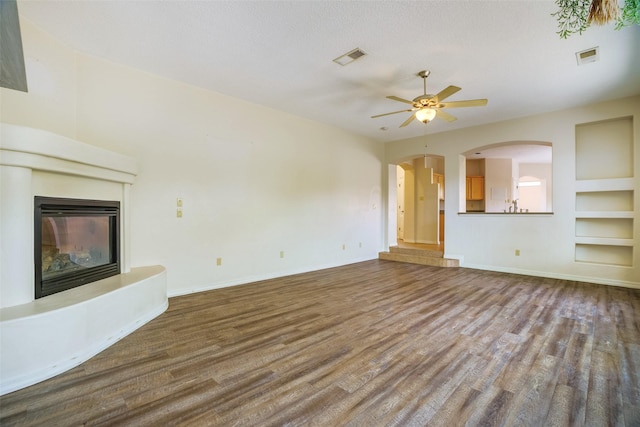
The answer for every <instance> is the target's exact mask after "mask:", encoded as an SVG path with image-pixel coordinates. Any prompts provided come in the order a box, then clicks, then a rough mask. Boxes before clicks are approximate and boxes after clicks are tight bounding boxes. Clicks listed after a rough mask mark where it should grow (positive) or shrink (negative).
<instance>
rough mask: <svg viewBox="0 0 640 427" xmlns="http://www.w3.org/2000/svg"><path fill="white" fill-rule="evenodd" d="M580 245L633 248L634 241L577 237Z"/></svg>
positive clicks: (577, 242)
mask: <svg viewBox="0 0 640 427" xmlns="http://www.w3.org/2000/svg"><path fill="white" fill-rule="evenodd" d="M576 244H578V245H607V246H631V247H633V244H634V240H633V239H616V238H613V237H576Z"/></svg>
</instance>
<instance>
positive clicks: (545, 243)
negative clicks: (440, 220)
mask: <svg viewBox="0 0 640 427" xmlns="http://www.w3.org/2000/svg"><path fill="white" fill-rule="evenodd" d="M620 117H632V118H633V130H632V133H633V138H634V139H633V143H632V144H633V160H632V162H633V165H632V169H633V171H634V176H633V177H631V178H626V180H625V181H624V182H622V183H620V185H622V186H624V188H630V189H631V190H632V191H633V194H634V201H633V205H634V206H635V208H634V209H633V210H631V211H628V212H626V213H623V215H626V216H631V217H632V220H633V222H634V224H635V230H636V232H635V235H634V236H633V238H632V239H631V244H632V245H633V246H634V250H633V260H632V266H631V267H628V266H612V265H603V264H598V263H593V262H576V244H577V243H578V242H579V241H580V240H579V239H578V238H577V236H576V216H577V215H578V214H577V213H576V188H577V186H578V184H579V182H578V181H577V180H576V166H575V163H576V162H575V153H576V125H580V124H583V123H591V122H598V121H603V120H610V119H614V118H620ZM427 138H428V140H429V150H430V152H431V153H432V154H434V155H442V156H444V157H445V168H444V169H445V186H446V194H447V197H446V200H445V215H446V219H445V236H446V239H445V255H447V256H452V257H457V258H460V259H461V260H462V261H463V262H462V265H463V266H466V267H474V268H482V269H489V270H496V271H509V272H516V273H524V274H534V275H541V276H548V277H558V278H569V279H574V280H585V281H592V282H598V283H608V284H620V285H624V286H633V287H640V237H638V236H639V233H638V232H637V230H638V225H639V224H640V202H639V200H640V156H639V155H638V153H640V96H635V97H630V98H624V99H619V100H615V101H608V102H601V103H598V104H595V105H589V106H584V107H579V108H573V109H569V110H563V111H557V112H554V113H548V114H540V115H536V116H530V117H524V118H520V119H513V120H508V121H503V122H497V123H493V124H489V125H484V126H475V127H471V128H466V129H460V130H456V131H451V132H442V133H438V134H430V135H428V136H427ZM523 140H529V141H549V142H551V143H552V144H553V170H552V172H551V175H552V177H553V191H552V195H553V196H552V197H553V214H548V215H547V214H543V215H535V216H533V215H530V216H517V215H510V216H509V215H507V216H505V215H503V214H459V213H458V212H460V210H461V209H460V207H461V206H464V204H463V200H464V191H465V188H464V174H462V173H461V170H462V168H463V167H464V162H463V161H462V160H461V159H462V153H464V152H466V151H469V150H472V149H474V148H476V147H483V146H487V145H490V144H497V143H501V142H508V141H523ZM423 151H424V136H422V137H419V138H412V139H406V140H401V141H395V142H391V143H388V144H386V159H387V162H388V163H391V164H393V163H397V162H399V161H402V160H404V159H407V158H411V157H414V156H421V155H422V153H423ZM627 160H628V159H627ZM601 163H602V162H600V163H598V164H594V165H593V167H594V168H597V167H602V164H601ZM626 167H627V169H628V168H629V166H628V165H627V166H626ZM581 185H582V184H581ZM612 185H613V184H612ZM615 185H618V184H615ZM392 211H393V209H389V212H392ZM616 243H617V242H616ZM516 249H519V250H520V256H515V250H516Z"/></svg>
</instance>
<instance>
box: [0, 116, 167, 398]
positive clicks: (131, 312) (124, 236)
mask: <svg viewBox="0 0 640 427" xmlns="http://www.w3.org/2000/svg"><path fill="white" fill-rule="evenodd" d="M136 173H137V171H136V164H135V161H134V160H133V159H132V158H130V157H127V156H124V155H122V154H119V153H114V152H111V151H107V150H104V149H101V148H98V147H94V146H91V145H88V144H84V143H82V142H78V141H75V140H73V139H70V138H66V137H63V136H60V135H56V134H53V133H50V132H46V131H43V130H38V129H32V128H26V127H21V126H15V125H9V124H4V123H0V395H2V394H5V393H9V392H12V391H15V390H18V389H20V388H23V387H26V386H29V385H31V384H35V383H37V382H39V381H42V380H45V379H47V378H50V377H52V376H54V375H57V374H59V373H61V372H64V371H66V370H68V369H71V368H73V367H75V366H77V365H79V364H81V363H82V362H84V361H85V360H87V359H89V358H90V357H92V356H94V355H95V354H97V353H99V352H100V351H102V350H104V349H105V348H107V347H108V346H110V345H112V344H113V343H115V342H116V341H118V340H119V339H120V338H122V337H124V336H126V335H128V334H129V333H131V332H133V331H134V330H135V329H137V328H139V327H140V326H142V325H143V324H144V323H146V322H148V321H150V320H151V319H153V318H154V317H156V316H158V315H160V314H161V313H162V312H164V311H165V310H166V309H167V307H168V299H167V285H166V272H165V269H164V267H162V266H149V267H138V268H131V248H130V242H131V236H130V227H131V215H130V209H131V206H130V189H131V185H132V184H133V182H134V180H135V177H136ZM34 196H48V197H66V198H80V199H82V198H84V199H102V200H118V201H119V202H120V215H121V217H120V222H121V226H120V233H121V246H120V257H121V269H122V273H121V274H119V275H117V276H113V277H109V278H107V279H102V280H98V281H96V282H93V283H89V284H87V285H84V286H81V287H78V288H74V289H69V290H66V291H64V292H60V293H57V294H54V295H49V296H46V297H44V298H40V299H37V300H36V299H35V290H34V289H35V285H34V280H35V273H34V259H33V257H34V247H33V244H34V238H33V237H34V236H33V232H34V231H33V229H34V222H33V221H34V211H33V209H34Z"/></svg>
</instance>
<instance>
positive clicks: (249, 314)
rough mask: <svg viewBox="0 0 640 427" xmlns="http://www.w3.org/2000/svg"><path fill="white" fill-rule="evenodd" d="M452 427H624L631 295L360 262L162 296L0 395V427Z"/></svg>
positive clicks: (631, 388) (636, 306)
mask: <svg viewBox="0 0 640 427" xmlns="http://www.w3.org/2000/svg"><path fill="white" fill-rule="evenodd" d="M43 357H46V355H43ZM465 424H466V425H472V426H489V425H505V426H518V425H526V426H564V425H567V426H583V425H584V426H609V425H610V426H639V425H640V291H639V290H631V289H625V288H615V287H607V286H602V285H594V284H585V283H575V282H569V281H562V280H553V279H544V278H534V277H527V276H518V275H510V274H504V273H495V272H487V271H478V270H471V269H462V268H437V267H425V266H419V265H412V264H402V263H396V262H389V261H381V260H373V261H367V262H363V263H358V264H353V265H348V266H344V267H339V268H333V269H329V270H323V271H318V272H312V273H305V274H300V275H295V276H290V277H286V278H281V279H274V280H269V281H264V282H259V283H254V284H249V285H244V286H237V287H232V288H226V289H220V290H215V291H210V292H205V293H199V294H192V295H188V296H183V297H177V298H172V299H171V300H170V307H169V309H168V311H167V312H166V313H164V314H163V315H161V316H160V317H158V318H156V319H155V320H153V321H151V322H150V323H149V324H147V325H145V326H143V327H142V328H141V329H139V330H138V331H136V332H134V333H133V334H131V335H129V336H128V337H126V338H124V339H123V340H121V341H120V342H118V343H116V344H115V345H114V346H112V347H110V348H109V349H107V350H105V351H104V352H102V353H100V354H99V355H97V356H96V357H94V358H92V359H91V360H89V361H87V362H86V363H84V364H82V365H81V366H79V367H77V368H75V369H73V370H71V371H69V372H67V373H65V374H62V375H59V376H57V377H55V378H52V379H50V380H48V381H45V382H42V383H40V384H36V385H34V386H31V387H29V388H26V389H23V390H19V391H17V392H14V393H11V394H8V395H5V396H3V397H1V398H0V425H2V426H13V425H20V426H36V425H43V426H45V425H46V426H67V425H69V426H77V425H127V426H165V425H189V426H201V425H202V426H207V425H212V426H213V425H221V426H235V425H237V426H283V425H288V426H301V425H305V426H306V425H318V426H387V425H395V426H425V425H429V426H456V425H465Z"/></svg>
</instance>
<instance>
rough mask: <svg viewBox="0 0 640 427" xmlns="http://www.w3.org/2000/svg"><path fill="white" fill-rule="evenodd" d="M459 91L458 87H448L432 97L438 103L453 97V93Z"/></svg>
mask: <svg viewBox="0 0 640 427" xmlns="http://www.w3.org/2000/svg"><path fill="white" fill-rule="evenodd" d="M459 90H460V88H459V87H458V86H448V87H446V88H444V89H442V90H441V91H440V92H438V94H437V95H436V96H434V98H436V99H437V100H438V102H440V101H442V100H443V99H445V98H448V97H450V96H451V95H453V94H454V93H456V92H457V91H459Z"/></svg>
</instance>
